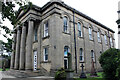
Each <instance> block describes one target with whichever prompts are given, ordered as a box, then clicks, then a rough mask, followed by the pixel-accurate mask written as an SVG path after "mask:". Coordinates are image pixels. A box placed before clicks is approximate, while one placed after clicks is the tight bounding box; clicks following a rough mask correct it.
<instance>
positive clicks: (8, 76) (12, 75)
mask: <svg viewBox="0 0 120 80" xmlns="http://www.w3.org/2000/svg"><path fill="white" fill-rule="evenodd" d="M0 80H54V77H51V76H28V75H26V74H25V73H21V72H19V71H0Z"/></svg>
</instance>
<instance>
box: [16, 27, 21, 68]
mask: <svg viewBox="0 0 120 80" xmlns="http://www.w3.org/2000/svg"><path fill="white" fill-rule="evenodd" d="M20 41H21V29H20V27H19V28H18V30H17V41H16V52H15V66H14V69H16V70H17V69H19V57H20Z"/></svg>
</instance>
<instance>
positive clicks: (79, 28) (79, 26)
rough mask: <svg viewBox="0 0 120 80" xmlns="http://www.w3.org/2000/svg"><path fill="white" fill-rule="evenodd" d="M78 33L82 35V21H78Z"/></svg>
mask: <svg viewBox="0 0 120 80" xmlns="http://www.w3.org/2000/svg"><path fill="white" fill-rule="evenodd" d="M78 32H79V33H78V34H79V36H80V37H82V29H81V24H80V23H78Z"/></svg>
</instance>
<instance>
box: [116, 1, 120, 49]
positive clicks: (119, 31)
mask: <svg viewBox="0 0 120 80" xmlns="http://www.w3.org/2000/svg"><path fill="white" fill-rule="evenodd" d="M116 22H117V24H118V49H120V2H118V20H117V21H116Z"/></svg>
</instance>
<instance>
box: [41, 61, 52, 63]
mask: <svg viewBox="0 0 120 80" xmlns="http://www.w3.org/2000/svg"><path fill="white" fill-rule="evenodd" d="M41 63H51V61H41Z"/></svg>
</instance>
